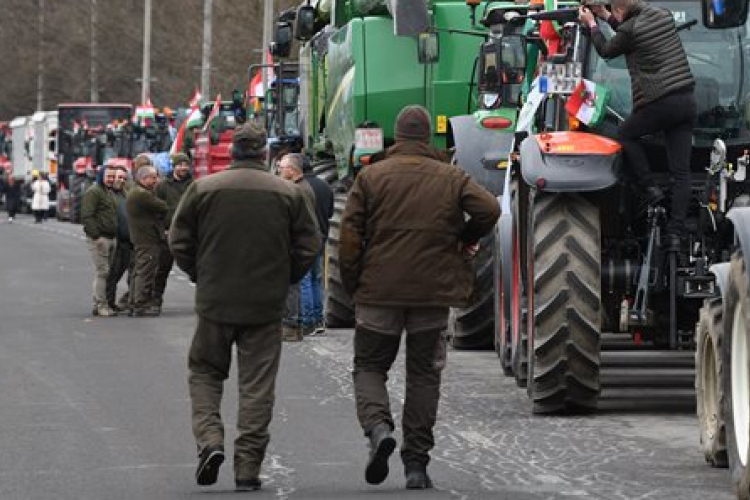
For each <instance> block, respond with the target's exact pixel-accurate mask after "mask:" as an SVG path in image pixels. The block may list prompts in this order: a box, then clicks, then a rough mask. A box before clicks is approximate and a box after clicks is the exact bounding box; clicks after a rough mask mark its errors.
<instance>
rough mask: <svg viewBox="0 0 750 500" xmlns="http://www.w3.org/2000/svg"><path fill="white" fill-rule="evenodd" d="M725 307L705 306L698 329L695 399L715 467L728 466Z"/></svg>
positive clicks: (703, 443) (705, 446)
mask: <svg viewBox="0 0 750 500" xmlns="http://www.w3.org/2000/svg"><path fill="white" fill-rule="evenodd" d="M723 321H724V319H723V304H722V303H721V299H709V300H706V301H705V302H704V303H703V307H702V308H701V310H700V316H699V318H698V324H697V325H696V330H695V337H696V343H697V350H696V352H695V396H696V401H697V405H696V406H697V413H698V425H699V426H700V432H701V449H702V450H703V454H704V456H705V457H706V462H708V463H709V464H711V466H712V467H726V466H727V444H726V434H725V430H724V404H725V403H724V399H725V394H724V390H723V388H722V385H721V378H722V375H723V372H724V364H723V363H722V359H721V349H722V346H723V344H724V333H723V332H724V328H723Z"/></svg>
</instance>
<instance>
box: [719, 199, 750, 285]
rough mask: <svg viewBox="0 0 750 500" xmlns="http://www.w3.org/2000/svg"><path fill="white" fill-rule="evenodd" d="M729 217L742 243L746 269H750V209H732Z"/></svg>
mask: <svg viewBox="0 0 750 500" xmlns="http://www.w3.org/2000/svg"><path fill="white" fill-rule="evenodd" d="M727 217H729V220H731V221H732V223H733V224H734V232H735V234H736V235H737V238H738V239H739V241H740V248H741V249H742V257H743V258H744V259H745V269H750V207H735V208H732V209H730V210H729V212H728V213H727ZM749 275H750V274H749ZM720 286H721V284H720ZM721 293H722V294H723V293H724V291H723V290H722V292H721Z"/></svg>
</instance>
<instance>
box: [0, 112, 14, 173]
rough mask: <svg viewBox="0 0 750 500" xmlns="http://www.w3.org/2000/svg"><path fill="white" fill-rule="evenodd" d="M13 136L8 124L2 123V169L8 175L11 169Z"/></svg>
mask: <svg viewBox="0 0 750 500" xmlns="http://www.w3.org/2000/svg"><path fill="white" fill-rule="evenodd" d="M11 134H12V132H11V129H10V127H9V126H8V122H0V169H2V170H3V172H4V173H6V174H7V173H8V172H10V169H11V163H10V157H11V152H12V150H13V141H12V137H11Z"/></svg>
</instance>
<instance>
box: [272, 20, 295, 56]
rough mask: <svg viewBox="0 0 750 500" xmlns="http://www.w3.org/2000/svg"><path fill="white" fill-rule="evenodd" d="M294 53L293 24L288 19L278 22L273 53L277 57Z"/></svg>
mask: <svg viewBox="0 0 750 500" xmlns="http://www.w3.org/2000/svg"><path fill="white" fill-rule="evenodd" d="M291 53H292V25H291V23H289V22H287V21H283V22H279V23H276V32H275V34H274V42H273V43H272V44H271V54H272V55H274V56H276V57H289V56H290V55H291Z"/></svg>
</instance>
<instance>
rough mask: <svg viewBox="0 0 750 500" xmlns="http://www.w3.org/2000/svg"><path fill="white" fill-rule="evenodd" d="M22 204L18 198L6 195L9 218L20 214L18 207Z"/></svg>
mask: <svg viewBox="0 0 750 500" xmlns="http://www.w3.org/2000/svg"><path fill="white" fill-rule="evenodd" d="M20 204H21V202H20V201H19V200H18V198H15V197H10V196H8V195H5V207H6V208H7V209H8V217H15V216H16V214H17V213H18V205H20Z"/></svg>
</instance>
